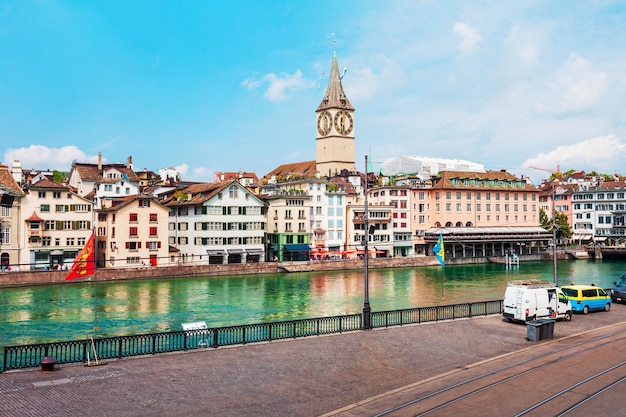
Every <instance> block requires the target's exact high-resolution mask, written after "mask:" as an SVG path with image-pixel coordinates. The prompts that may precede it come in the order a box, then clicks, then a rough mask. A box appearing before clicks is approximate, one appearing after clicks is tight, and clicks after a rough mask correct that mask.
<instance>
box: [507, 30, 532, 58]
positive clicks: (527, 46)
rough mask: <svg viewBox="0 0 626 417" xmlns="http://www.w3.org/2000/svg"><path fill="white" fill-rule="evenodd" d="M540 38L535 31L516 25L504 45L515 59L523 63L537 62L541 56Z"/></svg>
mask: <svg viewBox="0 0 626 417" xmlns="http://www.w3.org/2000/svg"><path fill="white" fill-rule="evenodd" d="M539 37H540V36H539V34H538V33H536V32H535V31H533V30H531V29H528V28H522V27H521V26H520V25H519V24H515V25H513V26H512V27H511V29H510V30H509V34H508V35H507V37H506V39H505V41H504V44H505V46H507V47H508V48H509V49H510V52H511V53H512V54H513V55H514V56H515V57H517V58H519V59H521V60H522V61H526V62H535V61H536V60H537V57H538V56H539V49H540V48H539V42H540V40H539V39H538V38H539Z"/></svg>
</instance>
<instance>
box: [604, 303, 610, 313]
mask: <svg viewBox="0 0 626 417" xmlns="http://www.w3.org/2000/svg"><path fill="white" fill-rule="evenodd" d="M610 310H611V304H610V303H606V305H605V306H604V311H610Z"/></svg>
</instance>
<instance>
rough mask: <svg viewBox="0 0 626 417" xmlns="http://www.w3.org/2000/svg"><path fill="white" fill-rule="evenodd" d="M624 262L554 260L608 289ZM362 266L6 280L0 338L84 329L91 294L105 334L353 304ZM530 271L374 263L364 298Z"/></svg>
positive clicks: (422, 299) (420, 300) (562, 278)
mask: <svg viewBox="0 0 626 417" xmlns="http://www.w3.org/2000/svg"><path fill="white" fill-rule="evenodd" d="M623 269H624V263H623V262H608V261H605V262H600V261H573V262H560V263H559V268H558V272H559V283H560V284H561V285H564V284H569V283H570V282H574V283H581V284H582V283H591V282H593V283H595V284H596V285H598V286H601V287H604V288H606V287H610V286H611V285H612V283H613V281H615V279H616V278H617V277H618V276H619V275H620V274H621V273H622V272H623ZM363 275H364V274H363V271H362V270H360V271H337V272H316V273H292V274H277V275H257V276H238V277H210V278H178V279H159V280H139V281H111V282H98V283H97V285H96V286H95V288H96V291H97V297H94V285H93V283H70V284H64V285H53V286H39V287H32V288H5V289H0V336H1V339H0V344H1V345H2V346H7V345H12V344H26V343H39V342H50V341H59V340H73V339H80V338H87V337H88V336H89V335H92V334H93V327H94V305H95V304H96V303H97V326H98V327H99V329H100V330H99V331H98V335H99V336H103V337H104V336H114V335H124V334H138V333H150V332H159V331H170V330H180V329H181V323H184V322H190V321H206V322H207V325H208V326H211V327H219V326H227V325H235V324H244V323H258V322H267V321H281V320H291V319H298V318H308V317H321V316H333V315H343V314H353V313H360V312H361V310H362V307H363V290H364V288H363V287H364V284H363ZM529 278H539V279H543V280H547V281H552V280H553V270H552V263H551V262H545V263H523V264H521V265H520V266H519V267H515V268H513V269H506V268H505V266H504V265H496V264H484V265H465V266H446V267H445V268H441V267H438V266H437V267H421V268H398V269H372V270H370V271H369V283H370V303H371V306H372V310H373V311H384V310H394V309H402V308H411V307H423V306H429V305H437V304H454V303H461V302H468V301H482V300H493V299H500V298H502V296H503V294H504V289H505V287H506V283H507V282H508V281H510V280H513V279H529ZM442 286H443V291H442ZM442 293H443V294H442ZM442 295H443V297H442Z"/></svg>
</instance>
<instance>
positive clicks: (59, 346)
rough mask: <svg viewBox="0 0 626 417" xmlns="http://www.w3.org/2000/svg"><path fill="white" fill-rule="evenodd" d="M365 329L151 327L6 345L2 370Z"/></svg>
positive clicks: (466, 307)
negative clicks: (50, 359)
mask: <svg viewBox="0 0 626 417" xmlns="http://www.w3.org/2000/svg"><path fill="white" fill-rule="evenodd" d="M502 308H503V306H502V300H492V301H480V302H475V303H463V304H454V305H447V306H434V307H419V308H409V309H403V310H389V311H378V312H372V313H371V321H370V323H371V326H372V328H381V327H390V326H402V325H405V324H419V323H426V322H433V321H440V320H454V319H457V318H471V317H474V316H478V315H489V314H500V313H502ZM362 329H363V315H362V314H360V313H359V314H350V315H345V316H330V317H317V318H310V319H300V320H289V321H279V322H271V323H256V324H244V325H239V326H227V327H215V328H209V329H199V330H182V331H174V332H161V333H148V334H138V335H131V336H115V337H106V338H96V339H83V340H73V341H64V342H52V343H38V344H31V345H19V346H6V347H5V348H4V352H3V353H4V354H3V366H2V369H0V372H3V371H8V370H12V369H23V368H32V367H37V366H39V365H40V364H41V361H42V359H43V358H44V357H53V358H54V359H56V360H57V363H59V364H66V363H78V362H83V363H87V362H89V361H94V360H95V359H96V358H95V355H94V352H95V354H96V355H97V358H98V360H104V359H121V358H124V357H129V356H141V355H156V354H159V353H167V352H177V351H186V350H194V349H203V348H209V347H211V348H218V347H220V346H232V345H244V344H248V343H259V342H270V341H272V340H279V339H294V338H299V337H306V336H319V335H324V334H332V333H342V332H350V331H357V330H362Z"/></svg>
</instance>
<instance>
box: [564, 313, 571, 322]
mask: <svg viewBox="0 0 626 417" xmlns="http://www.w3.org/2000/svg"><path fill="white" fill-rule="evenodd" d="M563 320H565V321H572V312H571V311H568V312H566V313H565V316H564V317H563Z"/></svg>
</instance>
